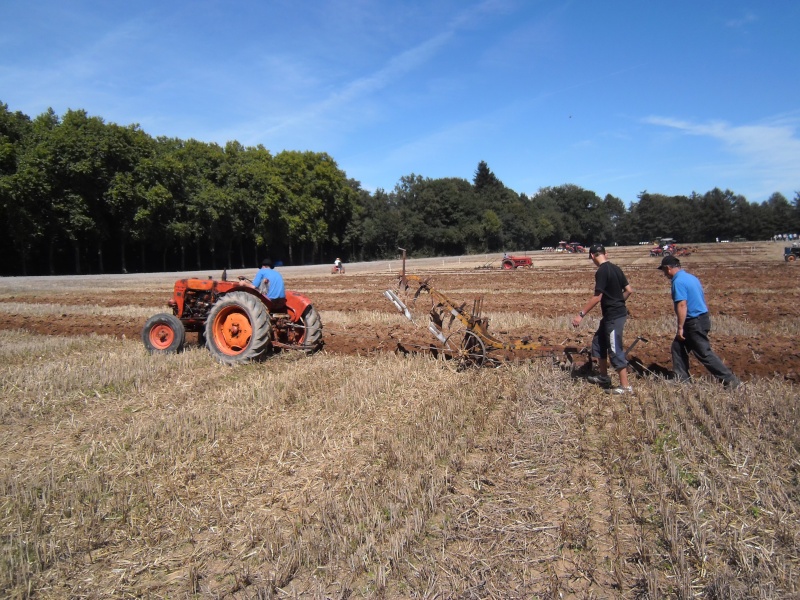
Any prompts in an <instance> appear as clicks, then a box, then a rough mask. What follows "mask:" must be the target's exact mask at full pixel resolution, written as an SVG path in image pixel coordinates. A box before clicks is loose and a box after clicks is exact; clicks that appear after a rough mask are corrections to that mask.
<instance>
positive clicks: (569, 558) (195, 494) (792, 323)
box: [0, 252, 800, 599]
mask: <svg viewBox="0 0 800 600" xmlns="http://www.w3.org/2000/svg"><path fill="white" fill-rule="evenodd" d="M626 256H627V254H624V253H623V252H619V257H620V260H619V262H620V264H622V265H623V268H628V269H629V278H630V279H631V280H632V282H633V283H634V287H635V288H638V289H637V294H638V299H637V296H636V295H634V299H633V300H632V301H631V312H632V314H633V315H634V316H633V317H632V318H631V320H630V323H629V326H628V329H627V330H626V335H627V336H628V337H629V339H630V340H632V339H633V338H634V336H637V335H641V336H643V337H647V338H648V339H647V341H646V342H642V344H640V345H639V346H637V347H636V350H637V351H638V352H639V356H640V357H641V359H642V361H643V362H644V363H645V364H648V363H651V362H656V363H659V364H661V365H664V366H666V367H668V366H669V363H668V341H669V339H670V335H671V334H672V332H673V326H674V317H673V316H672V315H671V313H670V312H669V311H670V307H669V297H668V288H665V287H664V286H665V284H664V282H663V281H662V280H661V279H659V278H658V273H657V271H655V270H654V268H652V269H651V268H650V265H645V266H643V267H641V270H637V268H636V267H637V265H638V264H639V263H638V262H635V261H634V260H633V259H632V260H628V261H626V260H624V258H625V257H626ZM630 256H634V255H633V254H631V255H630ZM613 259H614V257H613V255H612V260H613ZM553 260H555V259H553ZM759 260H762V261H763V264H764V265H767V264H771V263H768V261H767V260H766V259H763V258H759ZM480 262H484V261H480ZM535 262H536V261H535ZM687 262H688V261H687ZM754 264H755V263H754ZM776 264H777V263H776ZM394 266H397V265H394ZM409 267H410V268H413V267H414V265H413V263H411V264H410V265H409ZM693 267H694V268H695V269H696V270H697V271H698V272H702V273H705V274H707V276H708V281H709V284H708V285H707V294H708V296H709V302H710V304H711V305H712V311H714V317H715V321H714V322H715V327H716V329H715V331H714V333H713V334H712V342H714V341H717V342H719V348H720V349H723V350H726V351H725V352H723V351H720V354H721V355H722V356H723V358H725V359H726V360H728V359H730V360H732V361H734V363H733V364H735V367H736V368H737V369H740V371H739V374H740V375H741V376H742V378H743V379H744V380H745V381H746V385H744V386H743V387H742V388H740V389H737V390H735V391H729V390H727V389H724V388H723V387H722V386H720V385H718V384H716V383H715V382H713V381H710V380H709V379H707V378H706V377H704V376H703V372H702V369H699V367H698V369H699V370H697V371H696V375H697V379H696V381H695V382H694V383H692V384H689V385H683V386H678V385H675V384H673V383H672V381H670V380H668V379H665V378H662V377H655V376H652V377H651V376H641V377H639V376H636V377H634V379H633V382H634V387H635V391H636V394H635V395H634V396H632V397H624V398H620V397H614V396H611V395H609V394H607V393H605V391H604V390H602V389H600V388H598V387H596V386H592V385H590V384H589V383H587V382H586V380H585V379H584V378H583V377H581V376H578V375H577V374H576V372H575V370H574V369H566V368H564V367H563V364H562V363H560V362H559V361H558V360H554V358H555V357H554V356H552V355H549V354H547V353H543V354H542V355H541V356H540V357H533V358H525V359H523V360H516V361H509V362H503V363H502V364H501V365H500V366H499V367H498V368H484V369H468V370H464V371H461V372H458V371H456V370H454V369H451V368H447V367H446V366H443V365H442V361H440V360H437V358H436V356H435V355H433V354H431V353H426V352H397V351H396V348H394V347H392V346H391V345H388V344H382V345H381V344H373V345H371V344H372V342H369V341H368V340H369V339H370V337H372V338H376V337H380V338H381V339H384V338H387V339H388V337H389V336H388V334H385V332H386V331H390V332H401V333H402V332H403V331H405V330H403V329H401V324H402V322H403V318H402V317H401V316H400V315H398V314H397V311H395V310H394V308H393V307H392V306H391V304H389V303H388V302H387V301H386V300H385V298H382V297H381V290H382V289H385V288H386V287H389V286H391V285H393V280H392V277H391V276H389V274H388V273H386V272H384V271H387V269H385V267H384V266H381V267H380V271H378V270H377V267H376V271H375V272H373V273H372V274H370V272H369V270H368V268H367V267H366V266H364V267H363V269H364V270H363V271H362V272H361V273H359V269H358V267H357V266H354V267H353V268H350V266H349V265H348V275H344V276H338V275H337V276H331V275H329V274H327V273H324V272H321V273H306V274H303V273H301V272H300V271H296V272H292V271H287V273H286V275H285V277H286V278H287V285H288V286H289V287H292V288H294V287H295V286H297V288H298V289H302V291H304V292H305V293H308V295H309V297H311V299H312V300H313V301H314V303H315V306H316V307H317V308H318V309H319V310H320V314H321V316H322V319H323V322H324V328H325V329H324V335H325V340H326V346H325V347H324V349H323V350H322V351H320V352H317V353H315V354H312V355H303V354H299V353H291V352H287V353H283V354H276V355H274V356H271V357H270V358H269V359H268V360H266V361H265V362H262V363H256V364H248V365H241V366H235V367H228V366H223V365H222V364H219V363H217V362H215V361H214V360H213V358H212V357H211V355H210V354H209V353H208V352H207V351H206V350H205V349H204V348H202V347H200V346H197V345H196V344H193V343H190V344H188V345H187V347H186V349H185V351H183V352H181V353H178V354H174V355H153V356H151V355H148V354H147V353H146V351H145V349H144V347H143V345H142V343H141V341H140V340H139V339H138V337H137V336H136V334H135V332H136V331H137V330H138V328H140V327H141V325H142V324H143V322H144V320H145V319H146V318H147V317H148V316H149V315H151V314H153V313H154V312H157V311H163V310H164V304H165V303H166V300H167V298H168V297H169V294H170V286H171V284H170V279H171V278H170V277H169V276H159V277H158V278H157V281H156V280H155V279H156V278H154V280H153V281H149V282H148V283H147V284H146V285H142V286H140V285H138V284H137V280H136V279H135V278H131V279H130V280H125V281H122V282H120V281H119V280H116V279H115V280H113V281H111V280H109V283H108V286H107V287H106V286H103V285H101V284H98V283H97V281H93V282H92V285H91V286H85V285H82V284H77V283H75V282H74V281H73V282H71V283H70V282H68V283H66V284H63V285H62V286H61V288H60V290H59V292H58V293H54V292H53V288H52V287H51V283H52V282H47V281H46V280H45V278H41V280H42V281H38V280H36V281H33V280H32V281H28V282H26V281H24V280H3V281H0V315H1V316H2V317H3V323H4V324H5V325H4V327H3V328H2V329H0V422H2V428H0V461H1V463H0V464H2V468H0V486H1V487H0V505H1V507H2V510H0V532H1V533H2V546H1V547H0V590H1V591H2V596H4V597H9V598H27V597H35V598H105V597H119V598H124V597H148V598H192V597H197V598H201V597H202V598H204V597H211V598H287V597H288V598H293V597H298V598H299V597H303V598H306V597H307V598H373V597H385V598H690V597H703V598H720V599H721V598H742V599H744V598H796V597H798V595H799V594H800V427H798V417H800V394H799V393H798V388H797V380H796V379H795V376H794V375H793V373H796V370H797V367H796V366H795V367H794V370H792V367H791V366H788V367H787V366H785V365H791V364H795V365H796V364H798V363H797V362H796V363H792V355H791V354H789V355H788V356H785V355H786V354H787V352H789V353H790V352H791V348H792V347H793V348H794V352H795V354H794V355H793V356H795V357H798V355H797V354H796V353H797V352H798V349H797V346H796V345H794V346H792V343H793V342H794V343H795V344H796V340H797V333H798V329H799V325H798V316H797V312H796V307H797V301H798V297H800V275H799V274H800V270H798V269H800V267H796V265H790V266H786V268H785V269H782V270H777V269H778V268H783V267H784V265H777V266H774V267H769V268H774V269H775V270H774V271H769V273H768V274H767V275H764V270H763V269H762V268H760V267H757V266H754V267H753V268H752V269H750V270H745V271H744V273H743V271H742V270H737V271H733V270H730V271H729V274H730V276H731V277H730V283H729V284H727V283H725V281H726V278H725V277H726V273H725V272H722V274H720V275H719V277H718V278H717V279H712V273H711V271H710V269H712V268H714V269H716V270H717V271H719V268H718V267H708V269H709V270H708V271H702V269H703V268H705V267H703V263H702V262H701V261H700V259H697V260H696V262H694V263H693ZM795 267H796V268H795ZM462 268H464V269H468V268H469V267H467V266H463V265H462ZM549 268H550V265H549V264H548V266H545V267H540V269H541V270H539V271H537V268H536V267H535V268H534V269H533V271H531V272H530V274H523V273H503V274H495V273H486V274H479V275H476V274H475V272H473V271H467V270H465V271H464V273H463V276H462V275H460V274H459V273H455V274H452V273H450V272H448V273H449V274H448V275H447V276H446V277H449V278H450V279H447V278H445V276H444V275H441V274H437V273H436V271H435V270H431V274H432V277H434V281H436V279H435V277H439V279H440V280H442V281H443V282H444V285H446V286H447V287H446V292H447V294H448V295H450V296H452V297H454V298H458V299H460V300H461V301H466V300H471V297H472V296H474V295H476V294H482V295H484V296H485V297H486V298H487V302H486V304H487V306H486V313H487V314H488V315H489V316H490V320H491V323H492V328H493V330H495V331H498V332H502V335H503V336H506V337H512V338H513V337H515V336H517V335H521V334H523V333H526V332H531V333H533V334H536V333H539V332H540V333H541V335H542V336H544V337H546V338H547V339H548V340H551V341H555V342H556V343H561V342H562V341H565V340H567V339H568V340H569V343H570V344H578V343H580V342H584V343H585V342H586V341H588V340H590V339H591V331H592V327H593V326H594V325H596V317H597V316H598V315H594V319H593V320H590V322H589V323H588V324H587V326H586V327H584V328H583V329H582V330H580V331H577V332H576V331H574V330H572V328H571V325H570V319H571V316H572V315H573V314H574V312H577V309H578V308H579V307H580V304H581V303H582V302H583V300H585V299H586V298H587V297H588V295H589V294H590V292H591V286H592V281H593V279H592V278H593V270H592V269H591V268H589V265H587V264H584V261H583V260H581V261H580V262H577V260H576V261H574V262H571V261H567V260H565V261H564V262H563V264H562V265H561V267H560V268H559V269H555V270H553V271H552V272H551V273H552V275H548V276H545V275H544V273H545V270H546V269H549ZM651 271H652V273H651ZM351 273H352V275H350V274H351ZM748 273H750V274H751V275H752V280H753V281H754V282H755V281H757V280H758V281H762V282H763V280H764V279H763V278H764V277H766V276H768V277H769V281H770V282H771V283H769V284H768V286H765V285H763V284H758V285H755V284H754V285H752V286H750V285H748V283H747V280H748ZM501 277H504V278H501ZM556 282H558V283H556ZM473 283H474V284H475V285H472V284H473ZM558 285H563V287H561V288H557V286H558ZM764 289H772V290H773V291H774V293H773V294H771V295H769V298H770V299H772V300H774V299H775V298H780V299H781V304H780V306H781V307H784V308H780V307H779V306H777V305H776V306H774V307H773V308H774V310H772V309H771V310H772V312H770V315H771V316H770V318H768V319H767V318H758V317H756V316H755V314H754V312H753V311H752V308H753V304H752V298H753V297H760V296H762V295H764V296H767V295H766V294H759V292H758V290H764ZM109 290H111V291H109ZM142 290H146V291H142ZM546 290H551V291H550V292H547V291H546ZM552 290H556V291H558V293H553V291H552ZM748 290H750V291H748ZM775 290H778V291H775ZM504 294H505V295H504ZM726 294H745V295H748V294H750V295H749V296H747V298H748V299H747V300H746V301H741V299H740V297H739V296H733V295H728V296H726ZM90 298H94V300H93V301H89V299H90ZM120 298H125V299H124V300H121V299H120ZM525 298H527V300H525ZM543 298H544V299H546V298H551V300H542V299H543ZM714 302H716V305H714ZM725 302H730V308H729V305H728V304H725ZM762 304H763V305H764V306H770V305H769V304H768V302H763V303H762ZM739 306H740V307H741V308H739V309H737V308H736V307H739ZM573 309H574V310H573ZM722 313H725V314H722ZM78 320H80V321H81V323H80V327H77V325H78ZM47 322H50V323H51V324H52V325H51V328H52V330H51V331H50V332H49V333H48V332H47V331H46V330H43V329H42V327H40V324H41V323H47ZM91 322H94V323H96V324H98V325H97V326H96V327H95V329H86V325H85V324H86V323H91ZM13 323H16V324H17V326H16V327H12V326H11V324H13ZM70 323H71V324H72V325H73V326H75V327H76V332H74V333H65V332H66V331H68V330H69V326H70ZM404 327H411V328H412V331H413V330H414V324H410V325H404ZM424 333H425V332H424V329H423V330H422V334H421V335H424ZM392 335H400V334H395V333H393V334H392ZM348 336H350V337H348ZM714 336H718V337H714ZM342 340H349V341H347V342H345V341H342ZM416 340H417V338H416V337H413V339H412V340H411V342H412V343H409V344H407V347H413V342H416ZM429 341H430V340H429ZM434 341H435V340H434ZM748 344H749V345H748ZM776 345H777V346H776ZM737 347H741V348H742V351H741V353H739V354H734V349H735V348H737ZM774 347H780V348H783V349H786V348H789V349H790V350H783V351H782V352H781V353H780V356H784V357H785V358H786V359H787V360H786V362H785V363H781V366H778V362H777V358H776V359H774V360H771V361H770V362H766V360H765V359H764V357H765V356H770V355H769V354H768V352H769V348H774ZM728 348H731V350H730V353H728V352H727V349H728ZM798 361H800V357H798ZM773 367H774V369H773ZM770 369H772V370H773V371H774V372H770Z"/></svg>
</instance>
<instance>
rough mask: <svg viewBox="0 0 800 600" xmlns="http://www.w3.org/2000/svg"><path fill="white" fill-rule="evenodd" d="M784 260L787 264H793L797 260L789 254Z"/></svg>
mask: <svg viewBox="0 0 800 600" xmlns="http://www.w3.org/2000/svg"><path fill="white" fill-rule="evenodd" d="M786 260H788V261H789V262H794V261H796V260H797V257H796V256H795V255H794V254H790V255H789V256H787V257H786Z"/></svg>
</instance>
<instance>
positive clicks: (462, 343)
mask: <svg viewBox="0 0 800 600" xmlns="http://www.w3.org/2000/svg"><path fill="white" fill-rule="evenodd" d="M439 358H440V359H441V360H443V361H445V364H446V365H447V366H448V367H450V368H452V369H454V370H456V371H464V370H465V369H471V368H477V367H481V366H483V364H484V362H486V344H484V343H483V340H481V338H479V337H478V336H477V335H476V334H475V333H474V332H472V331H470V330H469V329H459V330H458V331H455V332H453V333H451V334H450V335H449V336H447V338H446V339H445V341H444V344H443V346H442V351H441V353H440V354H439Z"/></svg>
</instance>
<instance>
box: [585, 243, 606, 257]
mask: <svg viewBox="0 0 800 600" xmlns="http://www.w3.org/2000/svg"><path fill="white" fill-rule="evenodd" d="M605 253H606V249H605V248H604V247H603V244H592V246H591V248H589V254H591V255H592V256H594V255H595V254H605Z"/></svg>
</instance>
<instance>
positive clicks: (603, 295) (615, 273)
mask: <svg viewBox="0 0 800 600" xmlns="http://www.w3.org/2000/svg"><path fill="white" fill-rule="evenodd" d="M589 258H590V259H592V262H593V263H594V264H595V265H597V271H596V272H595V274H594V295H593V296H592V297H591V298H589V301H588V302H587V303H586V304H585V305H584V307H583V310H581V312H580V313H578V316H577V317H575V318H574V319H573V320H572V326H573V327H578V326H579V325H580V324H581V321H583V317H585V316H586V313H588V312H589V311H590V310H592V309H593V308H594V307H595V306H597V304H600V311H601V312H602V314H603V318H602V319H600V326H599V327H598V328H597V331H596V332H595V334H594V338H593V339H592V356H593V357H595V358H597V362H598V366H599V369H600V374H599V375H595V376H592V377H589V378H588V381H590V382H591V383H597V384H601V385H605V386H609V385H611V378H610V377H609V376H608V361H609V358H610V360H611V366H613V367H614V369H615V370H616V371H617V374H618V375H619V387H617V388H614V389H612V390H611V392H612V393H613V394H632V393H633V389H632V387H631V386H630V384H629V383H628V359H627V358H626V356H625V349H624V347H623V345H622V332H623V330H624V329H625V321H626V320H627V318H628V309H627V307H626V306H625V301H626V300H627V299H628V298H629V297H630V295H631V294H632V293H633V288H632V287H631V285H630V284H629V283H628V279H627V278H626V277H625V273H623V272H622V269H620V268H619V267H618V266H617V265H615V264H613V263H611V262H610V261H609V260H608V256H607V255H606V249H605V248H604V247H603V246H602V245H601V244H594V245H593V246H592V247H591V248H589Z"/></svg>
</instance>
